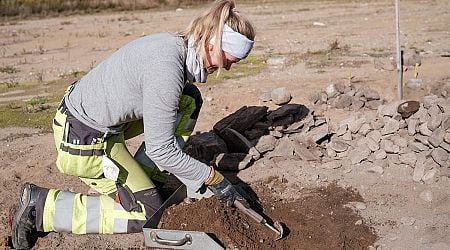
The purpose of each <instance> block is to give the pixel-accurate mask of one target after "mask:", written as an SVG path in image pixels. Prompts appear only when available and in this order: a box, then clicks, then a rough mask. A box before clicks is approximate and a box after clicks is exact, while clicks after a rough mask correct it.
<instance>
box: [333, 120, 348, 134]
mask: <svg viewBox="0 0 450 250" xmlns="http://www.w3.org/2000/svg"><path fill="white" fill-rule="evenodd" d="M347 128H348V125H347V124H342V123H341V124H340V125H339V128H338V130H337V131H336V135H337V136H341V135H343V134H345V132H347Z"/></svg>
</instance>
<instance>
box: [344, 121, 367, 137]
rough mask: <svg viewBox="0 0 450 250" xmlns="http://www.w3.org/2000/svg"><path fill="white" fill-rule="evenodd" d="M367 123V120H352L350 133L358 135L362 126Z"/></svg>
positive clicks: (349, 127) (349, 124) (349, 126)
mask: <svg viewBox="0 0 450 250" xmlns="http://www.w3.org/2000/svg"><path fill="white" fill-rule="evenodd" d="M365 122H366V119H365V118H359V119H356V120H351V121H350V122H349V123H348V129H349V130H350V132H352V133H353V134H356V133H357V132H358V131H359V129H360V128H361V126H362V125H363V124H364V123H365Z"/></svg>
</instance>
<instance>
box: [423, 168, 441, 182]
mask: <svg viewBox="0 0 450 250" xmlns="http://www.w3.org/2000/svg"><path fill="white" fill-rule="evenodd" d="M438 177H439V175H438V170H436V169H430V170H429V171H428V172H426V173H425V175H424V176H423V177H422V180H423V181H424V182H425V183H426V184H431V183H434V182H436V181H437V180H438Z"/></svg>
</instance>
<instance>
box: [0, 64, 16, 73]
mask: <svg viewBox="0 0 450 250" xmlns="http://www.w3.org/2000/svg"><path fill="white" fill-rule="evenodd" d="M17 72H19V70H18V69H16V68H14V67H13V66H10V65H6V66H3V67H0V73H6V74H14V73H17Z"/></svg>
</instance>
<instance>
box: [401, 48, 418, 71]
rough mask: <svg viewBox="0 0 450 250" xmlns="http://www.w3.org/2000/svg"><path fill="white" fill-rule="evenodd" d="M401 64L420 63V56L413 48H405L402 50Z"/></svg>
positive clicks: (412, 64) (411, 65) (411, 64)
mask: <svg viewBox="0 0 450 250" xmlns="http://www.w3.org/2000/svg"><path fill="white" fill-rule="evenodd" d="M402 57H403V65H404V66H410V67H415V66H416V65H419V66H420V65H421V64H422V59H421V56H420V55H419V54H418V53H417V52H416V51H415V50H413V49H407V50H405V51H404V52H403V56H402Z"/></svg>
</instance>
